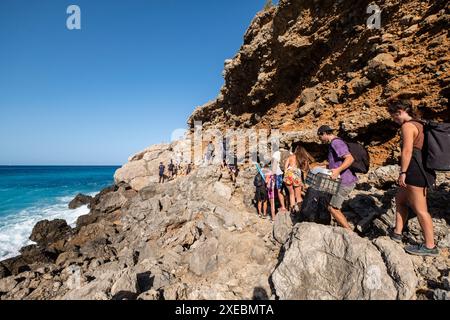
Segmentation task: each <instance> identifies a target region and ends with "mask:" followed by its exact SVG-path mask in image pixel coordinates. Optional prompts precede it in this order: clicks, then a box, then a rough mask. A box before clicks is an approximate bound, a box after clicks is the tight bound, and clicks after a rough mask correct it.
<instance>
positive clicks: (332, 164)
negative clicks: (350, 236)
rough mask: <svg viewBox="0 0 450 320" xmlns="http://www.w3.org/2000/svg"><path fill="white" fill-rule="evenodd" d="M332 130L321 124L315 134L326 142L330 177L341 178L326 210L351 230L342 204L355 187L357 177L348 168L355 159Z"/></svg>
mask: <svg viewBox="0 0 450 320" xmlns="http://www.w3.org/2000/svg"><path fill="white" fill-rule="evenodd" d="M333 132H334V130H333V129H332V128H331V127H329V126H327V125H323V126H321V127H320V128H319V129H318V130H317V135H318V136H319V139H320V141H321V142H322V143H325V144H328V145H329V147H328V169H330V170H331V172H332V173H331V179H337V178H339V176H340V178H341V184H340V187H339V189H338V191H337V193H336V194H335V195H333V197H332V198H331V200H330V203H329V205H328V211H329V212H330V214H331V216H332V217H333V218H334V219H335V220H336V221H337V223H338V224H339V225H340V226H342V227H343V228H345V229H348V230H352V228H351V227H350V225H349V223H348V221H347V218H346V217H345V215H344V214H343V213H342V211H341V209H342V205H343V203H344V201H345V200H347V198H348V197H349V195H350V193H351V192H352V191H353V189H355V186H356V182H357V181H358V177H357V176H356V175H355V174H354V173H353V172H352V171H351V170H350V166H351V165H352V163H353V162H354V161H355V159H354V158H353V156H352V154H351V153H350V150H349V148H348V146H347V144H346V143H345V142H344V140H342V139H340V138H339V137H337V136H336V135H334V134H333Z"/></svg>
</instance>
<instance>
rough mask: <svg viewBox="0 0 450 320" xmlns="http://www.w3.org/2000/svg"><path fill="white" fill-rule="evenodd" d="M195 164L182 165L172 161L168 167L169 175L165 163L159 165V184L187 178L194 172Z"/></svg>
mask: <svg viewBox="0 0 450 320" xmlns="http://www.w3.org/2000/svg"><path fill="white" fill-rule="evenodd" d="M192 169H193V164H192V163H188V164H182V163H180V162H176V163H173V160H172V159H170V162H169V163H168V165H167V171H168V172H169V174H168V175H167V174H166V166H165V165H164V163H162V162H160V163H159V168H158V171H159V172H158V175H159V183H164V182H166V180H173V179H175V178H176V177H177V176H187V175H188V174H190V173H191V172H192Z"/></svg>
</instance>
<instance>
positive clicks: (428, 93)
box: [189, 0, 450, 165]
mask: <svg viewBox="0 0 450 320" xmlns="http://www.w3.org/2000/svg"><path fill="white" fill-rule="evenodd" d="M371 3H372V1H368V0H367V1H366V0H363V1H333V0H315V1H313V0H280V1H279V5H278V6H277V7H274V8H272V9H270V10H268V11H263V12H260V13H259V14H257V16H256V17H255V19H254V20H253V22H252V23H251V25H250V27H249V29H248V31H247V32H246V34H245V36H244V44H243V45H242V47H241V49H240V50H239V52H238V53H237V54H236V56H235V57H234V58H232V59H230V60H227V61H226V62H225V70H224V78H225V84H224V86H223V87H222V89H221V93H220V94H219V96H218V97H217V99H215V100H214V101H211V102H209V103H207V104H206V105H204V106H202V107H199V108H197V109H196V110H195V112H194V113H193V114H192V116H191V117H190V119H189V124H190V125H191V126H192V125H193V123H194V121H202V122H203V123H204V125H205V126H206V127H216V128H220V129H226V128H249V127H254V128H279V129H281V130H283V131H285V132H286V131H287V132H290V131H295V132H304V133H308V132H309V133H310V134H304V135H302V136H301V137H299V139H297V140H300V141H301V142H303V143H305V144H306V145H307V146H309V147H310V149H312V151H313V152H314V151H315V150H316V147H315V144H316V143H317V142H318V141H317V140H316V138H315V134H314V133H315V132H316V130H317V127H318V126H320V124H323V123H328V124H330V125H332V126H334V127H335V128H339V130H340V132H341V134H342V135H347V136H348V137H350V138H352V139H355V140H359V141H360V142H363V143H364V144H366V145H367V146H368V147H369V149H370V152H371V155H372V159H373V160H374V161H373V162H374V164H375V165H382V164H389V163H391V162H393V161H395V160H396V159H395V152H396V149H397V145H398V137H397V132H396V129H395V127H393V126H392V125H391V123H390V121H389V116H388V114H387V112H386V110H385V106H386V101H387V100H388V99H389V98H392V97H394V96H398V97H403V98H410V99H412V100H413V102H414V104H415V106H416V107H417V109H418V111H419V114H420V115H421V116H422V117H423V118H427V119H439V120H445V121H447V122H448V121H450V112H449V109H448V99H449V92H450V87H449V85H450V83H449V79H450V74H449V67H450V65H449V59H450V56H449V54H448V52H449V49H450V45H449V41H448V27H449V24H450V15H449V10H450V9H449V4H448V1H445V0H443V1H440V0H438V1H434V0H433V1H418V0H407V1H394V0H381V1H376V4H377V5H378V6H379V8H380V9H381V28H380V29H370V28H368V27H367V26H366V22H367V19H368V18H369V17H370V16H371V14H372V13H367V8H368V6H369V4H371ZM374 3H375V2H374Z"/></svg>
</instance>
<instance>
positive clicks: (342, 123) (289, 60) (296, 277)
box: [0, 0, 450, 300]
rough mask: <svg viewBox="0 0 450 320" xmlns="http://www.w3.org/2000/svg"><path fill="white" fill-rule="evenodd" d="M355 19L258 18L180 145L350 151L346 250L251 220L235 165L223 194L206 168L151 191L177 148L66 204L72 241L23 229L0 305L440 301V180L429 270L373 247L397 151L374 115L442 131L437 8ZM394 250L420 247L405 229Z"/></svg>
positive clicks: (224, 176) (355, 10)
mask: <svg viewBox="0 0 450 320" xmlns="http://www.w3.org/2000/svg"><path fill="white" fill-rule="evenodd" d="M369 4H370V1H353V2H351V1H331V0H321V1H312V0H301V1H300V0H280V1H279V5H278V6H275V7H272V8H270V9H268V10H265V11H262V12H260V13H258V14H257V15H256V17H255V19H254V20H253V21H252V23H251V25H250V27H249V29H248V30H247V32H246V34H245V36H244V44H243V45H242V47H241V49H240V50H239V52H238V53H237V54H236V56H235V57H233V58H232V59H229V60H227V61H226V62H225V70H224V78H225V84H224V86H223V87H222V89H221V92H220V94H219V95H218V97H217V99H215V100H213V101H211V102H209V103H207V104H205V105H203V106H201V107H198V108H197V109H196V110H195V111H194V112H193V114H192V115H191V117H190V118H189V119H188V125H189V126H190V128H191V129H192V130H193V129H194V124H195V122H196V121H201V122H203V126H204V128H205V129H215V130H218V131H225V130H227V129H235V130H240V129H278V130H280V132H281V133H282V136H281V146H282V147H283V146H286V145H289V144H290V143H291V142H294V141H295V142H301V143H302V144H303V145H304V146H305V148H306V149H308V151H310V152H311V153H312V154H313V155H314V157H315V158H316V159H319V160H321V159H324V150H325V151H326V149H324V148H323V146H321V145H319V143H318V140H317V137H316V130H317V128H318V127H319V126H320V125H322V124H328V125H330V126H332V127H334V128H336V129H338V131H339V135H343V136H345V138H348V139H352V140H353V141H358V142H360V143H362V144H364V145H365V146H366V147H367V148H368V150H369V153H370V156H371V159H372V165H373V166H372V168H371V171H370V173H369V174H368V175H363V176H361V177H360V178H361V179H360V181H359V184H358V186H357V188H356V190H355V191H354V192H353V193H352V194H351V200H350V201H348V203H347V204H346V205H345V207H344V208H343V211H344V213H345V214H346V216H347V217H348V218H349V220H350V223H351V225H352V226H354V227H355V228H356V229H357V230H358V233H357V234H354V233H349V232H347V231H344V230H342V229H341V228H338V227H336V226H335V225H332V226H324V225H318V224H313V223H299V222H298V217H296V216H291V215H289V214H279V215H277V219H276V220H275V222H274V223H273V224H272V223H271V222H270V221H268V220H262V219H259V218H258V217H257V215H256V213H255V208H254V204H253V201H252V199H253V198H254V187H253V177H254V174H255V170H254V167H252V166H249V165H247V166H245V165H244V166H242V167H241V168H240V169H241V171H240V174H239V176H238V177H237V180H236V181H235V182H234V181H232V179H231V178H230V176H229V173H228V171H227V170H223V169H222V168H221V167H220V166H208V167H199V168H196V169H194V170H193V171H192V173H191V174H189V175H188V176H184V177H179V178H177V179H176V180H173V181H170V182H168V183H166V184H158V183H157V182H158V176H157V172H158V165H159V162H160V161H163V162H164V163H167V162H168V159H172V158H174V157H175V156H176V154H175V153H176V152H177V150H183V149H184V148H186V146H188V147H191V144H190V143H185V144H183V142H175V143H172V144H160V145H154V146H151V147H149V148H148V149H145V150H143V151H142V152H139V153H137V154H135V155H133V156H131V157H130V158H129V161H128V163H126V164H125V165H124V166H123V167H122V168H120V169H119V170H117V171H116V173H115V184H114V185H113V186H111V187H109V188H107V189H105V190H103V191H101V192H100V193H99V194H98V195H97V196H95V197H94V198H88V197H84V196H82V195H80V196H79V197H77V198H76V199H74V200H73V202H71V207H76V206H78V205H80V204H86V203H87V204H88V205H89V207H90V213H89V214H88V215H85V216H82V217H79V218H78V221H77V224H76V227H75V228H71V227H69V226H68V225H67V223H65V221H41V222H39V223H38V224H37V225H36V226H35V228H34V229H33V233H32V234H31V236H30V239H32V240H33V241H35V242H36V244H35V245H31V246H27V247H24V248H22V250H21V255H20V256H18V257H15V258H12V259H8V260H5V261H3V262H1V263H0V299H1V300H9V299H33V300H35V299H119V300H121V299H144V300H158V299H169V300H172V299H178V300H183V299H263V300H264V299H405V300H407V299H438V300H444V299H449V298H450V283H449V282H450V280H449V270H450V259H449V249H450V234H449V233H450V232H449V230H450V228H449V224H450V207H449V206H448V203H450V175H449V174H447V175H445V174H440V175H439V179H438V183H437V188H436V189H434V190H432V191H430V194H429V211H430V213H431V214H432V216H433V223H434V226H435V234H436V235H435V236H436V242H437V244H438V246H439V249H440V255H439V256H438V257H435V258H430V257H427V258H421V257H414V256H409V255H407V254H406V253H405V252H404V250H403V248H402V247H403V245H400V244H397V243H394V242H393V241H391V240H390V239H389V238H388V237H387V236H386V235H387V231H388V228H389V227H391V226H392V225H393V224H394V214H395V204H394V195H395V191H396V186H395V180H396V178H397V175H398V168H397V167H396V166H393V165H392V164H394V163H397V160H398V156H399V152H400V148H399V145H400V144H399V137H398V134H397V130H396V128H395V126H394V125H393V124H392V122H391V121H390V119H389V114H388V113H387V111H386V108H385V107H386V103H385V101H386V100H388V99H391V98H393V97H402V98H407V99H411V100H412V102H413V103H414V105H415V106H417V109H418V110H419V111H420V114H421V115H422V116H423V117H424V118H426V119H433V120H438V121H445V122H449V121H450V113H449V112H448V99H449V98H450V96H449V93H450V58H449V52H450V51H449V48H450V42H449V41H448V26H449V24H450V5H449V4H448V2H445V1H417V0H408V1H392V0H380V1H377V5H379V6H380V8H381V10H382V12H383V16H382V18H383V23H382V26H383V27H382V28H381V29H369V28H367V27H366V25H365V23H366V19H367V6H368V5H369ZM240 138H242V137H240ZM241 140H243V139H241ZM189 150H190V149H189ZM189 152H190V151H189ZM246 156H247V155H246ZM405 238H406V239H407V242H408V243H419V242H422V240H423V239H422V235H421V229H420V226H419V223H418V221H417V218H416V217H414V216H411V219H410V220H409V222H408V228H407V230H406V231H405Z"/></svg>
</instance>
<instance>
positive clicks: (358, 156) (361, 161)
mask: <svg viewBox="0 0 450 320" xmlns="http://www.w3.org/2000/svg"><path fill="white" fill-rule="evenodd" d="M338 139H340V138H338ZM340 140H342V139H340ZM342 141H344V140H342ZM344 142H345V144H346V145H347V147H348V150H349V151H350V154H351V155H352V157H353V158H354V159H355V161H353V163H352V165H351V166H350V168H349V169H350V170H351V171H352V172H353V173H367V172H369V168H370V156H369V152H367V150H366V148H365V147H364V146H363V145H361V144H359V143H357V142H347V141H344Z"/></svg>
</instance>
